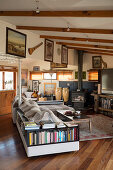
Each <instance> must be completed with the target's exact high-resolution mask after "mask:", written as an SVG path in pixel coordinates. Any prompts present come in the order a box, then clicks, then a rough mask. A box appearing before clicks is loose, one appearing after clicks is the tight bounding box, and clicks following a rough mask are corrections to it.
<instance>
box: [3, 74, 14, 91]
mask: <svg viewBox="0 0 113 170" xmlns="http://www.w3.org/2000/svg"><path fill="white" fill-rule="evenodd" d="M4 73H5V75H4V76H5V81H4V89H5V90H13V89H14V88H13V87H14V84H13V82H14V81H13V72H4Z"/></svg>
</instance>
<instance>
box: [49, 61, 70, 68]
mask: <svg viewBox="0 0 113 170" xmlns="http://www.w3.org/2000/svg"><path fill="white" fill-rule="evenodd" d="M50 66H51V68H67V64H60V63H53V62H51V64H50Z"/></svg>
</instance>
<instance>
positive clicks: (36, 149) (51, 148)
mask: <svg viewBox="0 0 113 170" xmlns="http://www.w3.org/2000/svg"><path fill="white" fill-rule="evenodd" d="M16 125H17V129H18V131H19V134H20V137H21V139H22V142H23V145H24V148H25V151H26V154H27V156H28V157H32V156H41V155H48V154H56V153H64V152H72V151H78V150H79V141H74V142H65V143H57V144H48V145H38V146H27V144H26V141H25V137H24V136H23V134H22V131H21V129H20V126H19V124H18V122H17V121H16Z"/></svg>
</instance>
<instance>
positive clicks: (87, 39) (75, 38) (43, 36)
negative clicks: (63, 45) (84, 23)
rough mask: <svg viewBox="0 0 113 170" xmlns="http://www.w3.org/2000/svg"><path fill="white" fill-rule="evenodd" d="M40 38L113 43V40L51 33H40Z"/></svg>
mask: <svg viewBox="0 0 113 170" xmlns="http://www.w3.org/2000/svg"><path fill="white" fill-rule="evenodd" d="M40 38H46V39H55V40H70V41H87V42H102V43H113V40H108V39H94V38H79V37H61V36H50V35H40Z"/></svg>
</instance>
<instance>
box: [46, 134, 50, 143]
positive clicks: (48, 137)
mask: <svg viewBox="0 0 113 170" xmlns="http://www.w3.org/2000/svg"><path fill="white" fill-rule="evenodd" d="M47 143H50V132H47Z"/></svg>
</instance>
